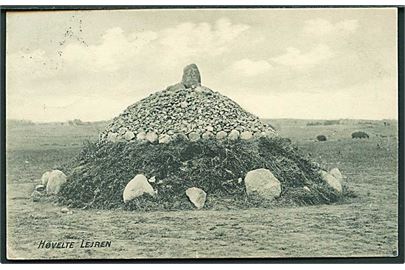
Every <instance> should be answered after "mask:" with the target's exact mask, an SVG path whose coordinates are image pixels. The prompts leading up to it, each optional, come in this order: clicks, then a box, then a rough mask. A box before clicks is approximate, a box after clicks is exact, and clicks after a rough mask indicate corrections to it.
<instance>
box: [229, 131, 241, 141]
mask: <svg viewBox="0 0 405 270" xmlns="http://www.w3.org/2000/svg"><path fill="white" fill-rule="evenodd" d="M228 139H229V140H231V141H236V140H238V139H239V131H237V130H236V129H233V130H232V131H231V132H230V133H229V135H228Z"/></svg>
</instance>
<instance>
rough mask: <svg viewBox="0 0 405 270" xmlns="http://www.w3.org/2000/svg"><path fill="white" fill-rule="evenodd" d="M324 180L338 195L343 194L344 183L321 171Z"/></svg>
mask: <svg viewBox="0 0 405 270" xmlns="http://www.w3.org/2000/svg"><path fill="white" fill-rule="evenodd" d="M321 177H322V180H323V181H324V182H325V183H327V184H328V185H329V186H330V187H331V188H332V189H333V190H335V191H336V192H337V193H342V190H343V189H342V182H341V181H340V180H339V179H337V178H335V177H334V176H333V175H331V174H330V173H328V172H325V171H321Z"/></svg>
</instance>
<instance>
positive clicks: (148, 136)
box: [146, 132, 158, 143]
mask: <svg viewBox="0 0 405 270" xmlns="http://www.w3.org/2000/svg"><path fill="white" fill-rule="evenodd" d="M146 140H147V141H149V142H150V143H154V142H156V141H157V140H158V135H157V134H156V133H155V132H148V133H147V134H146Z"/></svg>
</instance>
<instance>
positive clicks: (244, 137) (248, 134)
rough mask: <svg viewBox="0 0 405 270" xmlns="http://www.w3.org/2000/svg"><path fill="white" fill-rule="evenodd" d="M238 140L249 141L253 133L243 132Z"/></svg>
mask: <svg viewBox="0 0 405 270" xmlns="http://www.w3.org/2000/svg"><path fill="white" fill-rule="evenodd" d="M240 138H241V139H242V140H250V139H252V138H253V133H252V132H250V131H243V132H242V133H241V134H240Z"/></svg>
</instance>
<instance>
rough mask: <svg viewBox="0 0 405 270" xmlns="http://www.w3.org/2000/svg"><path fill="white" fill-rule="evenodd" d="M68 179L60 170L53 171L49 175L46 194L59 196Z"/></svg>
mask: <svg viewBox="0 0 405 270" xmlns="http://www.w3.org/2000/svg"><path fill="white" fill-rule="evenodd" d="M66 181H67V177H66V175H65V174H64V173H63V172H62V171H60V170H53V171H51V172H50V173H49V179H48V183H47V185H46V193H47V194H48V195H54V194H58V193H59V191H60V189H61V187H62V185H63V184H64V183H66Z"/></svg>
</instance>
